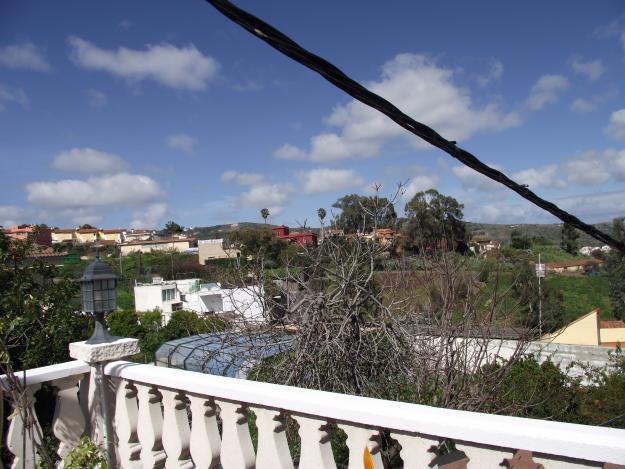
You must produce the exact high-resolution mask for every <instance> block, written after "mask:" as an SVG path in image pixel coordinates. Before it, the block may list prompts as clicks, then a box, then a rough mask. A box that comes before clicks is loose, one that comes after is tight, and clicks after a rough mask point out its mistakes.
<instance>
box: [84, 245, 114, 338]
mask: <svg viewBox="0 0 625 469" xmlns="http://www.w3.org/2000/svg"><path fill="white" fill-rule="evenodd" d="M116 288H117V276H116V275H115V274H114V273H113V270H112V269H111V266H110V265H108V264H107V263H106V262H104V261H102V260H100V253H99V252H98V253H97V254H96V259H95V261H93V262H92V263H91V264H89V265H88V266H87V268H86V269H85V271H84V273H83V275H82V277H81V278H80V297H81V303H82V310H83V312H85V313H91V314H93V315H94V318H95V324H94V326H95V327H94V329H93V334H92V336H91V337H90V338H89V339H87V341H86V343H87V344H90V345H95V344H104V343H107V342H113V341H114V340H115V339H114V338H113V337H111V336H110V335H109V333H108V330H107V328H106V323H105V322H104V315H105V314H106V313H110V312H112V311H115V309H116V307H117V291H116Z"/></svg>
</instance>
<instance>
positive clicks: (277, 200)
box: [239, 184, 293, 215]
mask: <svg viewBox="0 0 625 469" xmlns="http://www.w3.org/2000/svg"><path fill="white" fill-rule="evenodd" d="M292 192H293V187H292V186H291V185H290V184H259V185H256V186H252V187H251V188H250V189H249V191H247V192H244V193H243V194H241V195H240V196H239V205H240V206H241V207H248V208H249V207H252V208H264V207H267V208H268V209H269V211H270V212H271V213H272V214H273V215H277V214H278V213H280V212H282V210H283V208H284V204H285V203H286V202H287V201H288V199H289V198H290V197H291V194H292Z"/></svg>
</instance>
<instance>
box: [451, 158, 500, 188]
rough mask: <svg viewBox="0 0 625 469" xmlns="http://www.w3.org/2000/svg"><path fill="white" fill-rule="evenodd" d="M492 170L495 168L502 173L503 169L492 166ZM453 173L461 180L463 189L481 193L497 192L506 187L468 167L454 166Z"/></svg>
mask: <svg viewBox="0 0 625 469" xmlns="http://www.w3.org/2000/svg"><path fill="white" fill-rule="evenodd" d="M489 166H490V167H491V168H495V169H498V170H500V171H501V167H500V166H497V165H494V164H490V165H489ZM451 171H452V172H453V173H454V175H455V176H456V177H457V178H458V179H459V180H460V184H462V187H463V188H465V189H467V190H478V191H481V192H492V191H496V190H500V189H503V187H504V186H502V185H501V184H499V183H498V182H495V181H493V180H492V179H490V178H487V177H486V176H484V175H483V174H480V173H478V172H477V171H474V170H473V169H471V168H469V167H468V166H464V165H462V166H453V167H452V168H451Z"/></svg>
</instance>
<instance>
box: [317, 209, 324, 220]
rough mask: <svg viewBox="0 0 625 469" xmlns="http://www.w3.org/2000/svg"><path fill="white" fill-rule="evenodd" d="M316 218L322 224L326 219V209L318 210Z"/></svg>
mask: <svg viewBox="0 0 625 469" xmlns="http://www.w3.org/2000/svg"><path fill="white" fill-rule="evenodd" d="M317 216H318V217H319V220H321V223H323V220H324V219H325V217H326V209H325V208H320V209H318V210H317Z"/></svg>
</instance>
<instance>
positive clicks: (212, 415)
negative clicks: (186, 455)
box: [187, 394, 221, 469]
mask: <svg viewBox="0 0 625 469" xmlns="http://www.w3.org/2000/svg"><path fill="white" fill-rule="evenodd" d="M187 397H188V398H189V401H190V402H191V404H190V407H191V441H190V443H189V447H190V450H191V457H192V459H193V462H194V463H195V467H196V468H197V469H214V468H215V467H217V465H218V464H219V451H220V448H221V438H220V436H219V428H218V426H217V409H216V407H215V404H214V403H213V402H211V401H210V400H208V399H207V398H206V397H204V396H198V395H194V394H189V395H188V396H187Z"/></svg>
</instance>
